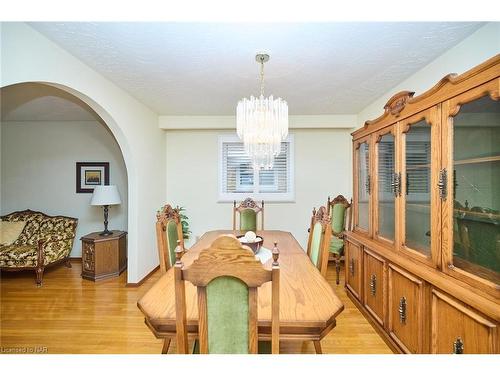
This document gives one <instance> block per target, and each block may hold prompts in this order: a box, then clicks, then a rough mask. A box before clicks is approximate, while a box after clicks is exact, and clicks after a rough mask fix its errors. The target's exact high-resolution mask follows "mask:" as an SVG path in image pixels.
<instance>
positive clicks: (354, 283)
mask: <svg viewBox="0 0 500 375" xmlns="http://www.w3.org/2000/svg"><path fill="white" fill-rule="evenodd" d="M346 245H347V247H346V257H345V261H346V263H345V264H346V265H345V268H346V269H345V280H346V287H347V288H348V289H349V290H350V291H351V293H352V294H353V295H354V296H355V297H356V298H357V299H359V300H361V277H362V272H361V271H362V270H361V267H362V261H361V260H362V253H361V247H360V246H359V245H356V244H354V243H352V242H349V241H347V242H346Z"/></svg>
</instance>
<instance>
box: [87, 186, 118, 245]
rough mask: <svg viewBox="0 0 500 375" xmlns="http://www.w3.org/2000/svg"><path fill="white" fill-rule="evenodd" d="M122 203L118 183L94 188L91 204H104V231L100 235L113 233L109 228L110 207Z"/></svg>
mask: <svg viewBox="0 0 500 375" xmlns="http://www.w3.org/2000/svg"><path fill="white" fill-rule="evenodd" d="M120 203H122V201H121V199H120V193H119V192H118V188H117V187H116V185H101V186H96V187H95V188H94V193H93V194H92V199H91V200H90V205H91V206H103V208H104V231H103V232H101V233H99V235H101V236H109V235H111V234H113V232H112V231H110V230H108V208H109V206H111V205H113V204H120Z"/></svg>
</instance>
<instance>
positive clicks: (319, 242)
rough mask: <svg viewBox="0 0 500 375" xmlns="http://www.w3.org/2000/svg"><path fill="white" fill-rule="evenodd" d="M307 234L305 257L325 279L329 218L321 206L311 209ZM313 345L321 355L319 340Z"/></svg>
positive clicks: (329, 233)
mask: <svg viewBox="0 0 500 375" xmlns="http://www.w3.org/2000/svg"><path fill="white" fill-rule="evenodd" d="M308 232H309V240H308V241H307V255H308V256H309V259H311V262H312V264H313V265H314V266H315V267H316V268H317V269H318V270H319V272H320V273H321V275H322V276H323V277H325V278H326V271H327V269H328V247H329V245H330V236H331V230H330V216H329V215H328V211H327V209H326V208H325V207H324V206H321V207H320V208H319V209H318V210H317V211H316V208H314V209H313V212H312V217H311V226H310V228H309V229H308ZM313 344H314V349H315V350H316V354H322V352H323V350H322V349H321V342H320V341H319V340H313Z"/></svg>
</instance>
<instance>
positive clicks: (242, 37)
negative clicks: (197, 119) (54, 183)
mask: <svg viewBox="0 0 500 375" xmlns="http://www.w3.org/2000/svg"><path fill="white" fill-rule="evenodd" d="M30 25H31V26H32V27H34V28H35V29H36V30H38V31H39V32H41V33H42V34H44V35H45V36H47V37H48V38H49V39H51V40H53V41H54V42H56V43H57V44H59V45H60V46H61V47H63V48H64V49H66V50H67V51H69V52H70V53H71V54H73V55H74V56H76V57H77V58H79V59H80V60H82V61H83V62H85V63H86V64H87V65H89V66H91V67H92V68H93V69H95V70H96V71H98V72H99V73H101V74H102V75H104V76H105V77H107V78H109V79H110V80H112V81H113V82H115V83H116V84H117V85H118V86H120V87H122V88H123V89H124V90H126V91H128V92H129V93H130V94H131V95H133V96H134V97H136V98H137V99H138V100H140V101H141V102H143V103H144V104H146V105H147V106H149V107H150V108H152V109H153V110H154V111H155V112H157V113H158V114H161V115H231V114H234V112H235V108H236V103H237V101H238V100H239V99H240V98H242V97H245V96H246V97H248V96H250V95H255V94H258V92H259V86H258V85H259V83H258V68H259V67H258V65H257V63H256V62H255V60H254V56H255V54H256V53H257V52H261V51H264V52H267V53H269V54H270V55H271V60H270V61H269V63H267V64H266V93H267V94H274V95H275V96H281V97H283V98H284V99H285V100H287V101H288V104H289V110H290V113H291V114H348V113H358V112H359V111H360V110H362V109H363V108H364V107H365V106H367V105H368V104H370V103H371V102H372V101H374V100H375V99H377V98H378V97H379V96H381V95H382V94H384V93H385V92H387V91H389V90H390V89H391V88H392V87H394V86H396V85H397V84H398V83H400V82H401V81H403V80H404V79H406V78H407V77H409V76H410V75H412V74H413V73H414V72H416V71H418V70H419V69H421V68H422V67H424V66H425V65H426V64H428V63H429V62H430V61H432V60H433V59H435V58H436V57H437V56H439V55H440V54H442V53H443V52H445V51H446V50H448V49H450V48H451V47H453V46H454V45H456V44H457V43H458V42H460V41H461V40H463V39H464V38H466V37H467V36H469V35H470V34H472V33H473V32H474V31H475V30H477V29H478V28H479V27H481V26H482V25H483V24H482V23H471V22H459V23H457V22H455V23H452V22H439V23H430V22H413V23H407V22H405V23H380V22H379V23H347V22H346V23H300V24H298V23H288V24H287V23H281V24H251V23H240V24H231V23H124V22H114V23H113V22H105V23H91V22H76V23H60V22H43V23H30ZM408 89H411V87H409V88H408Z"/></svg>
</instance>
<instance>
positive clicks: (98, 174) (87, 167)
mask: <svg viewBox="0 0 500 375" xmlns="http://www.w3.org/2000/svg"><path fill="white" fill-rule="evenodd" d="M98 185H109V162H76V192H77V194H78V193H93V192H94V187H95V186H98Z"/></svg>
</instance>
